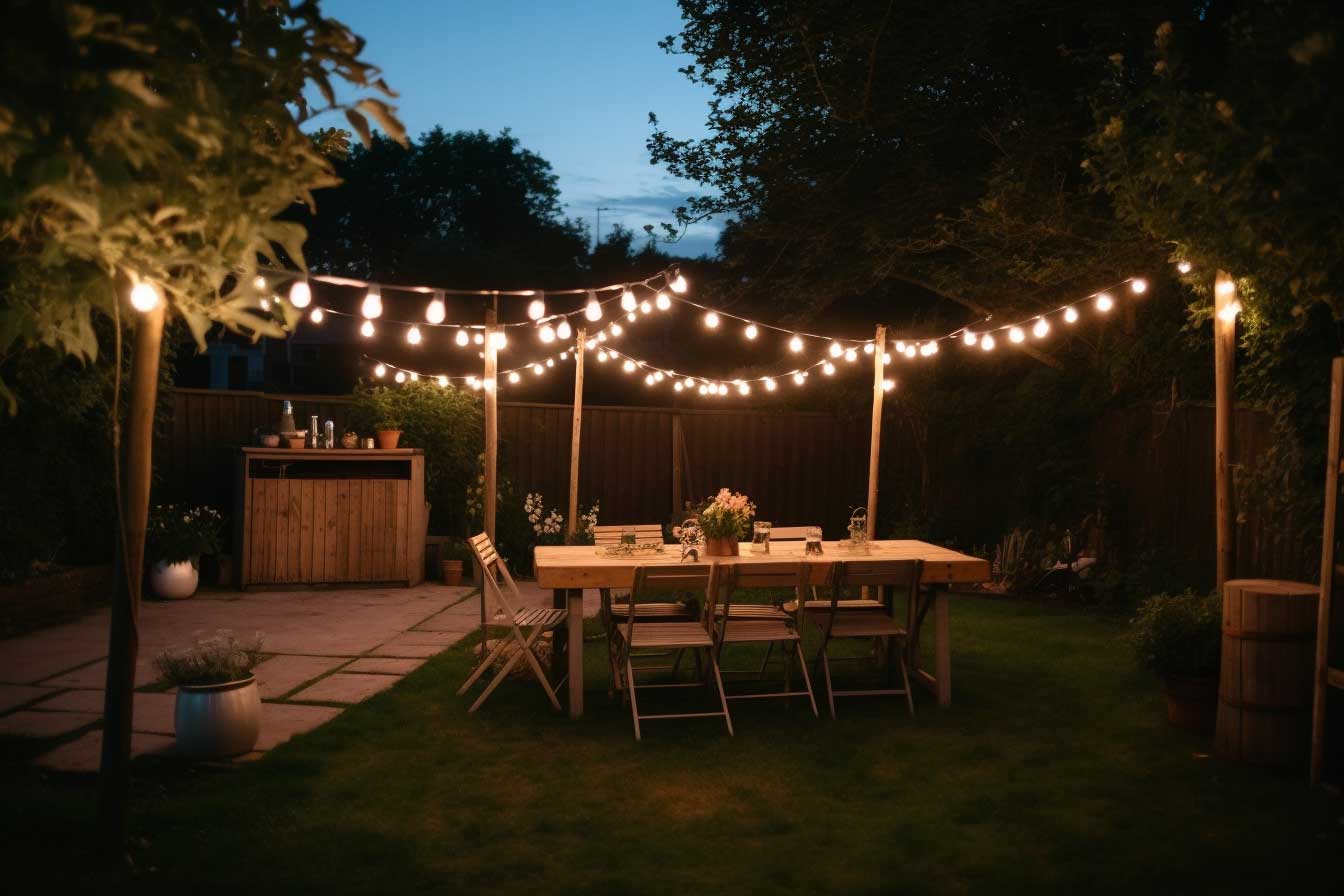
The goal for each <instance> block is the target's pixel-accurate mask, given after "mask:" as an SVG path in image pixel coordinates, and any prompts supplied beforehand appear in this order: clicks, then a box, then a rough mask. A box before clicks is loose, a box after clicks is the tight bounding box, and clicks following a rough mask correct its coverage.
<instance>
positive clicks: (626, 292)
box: [621, 286, 639, 311]
mask: <svg viewBox="0 0 1344 896" xmlns="http://www.w3.org/2000/svg"><path fill="white" fill-rule="evenodd" d="M638 305H639V302H638V301H636V299H635V293H634V290H632V289H631V288H630V287H628V286H627V287H626V288H625V289H623V290H621V310H622V311H634V310H635V308H636V306H638Z"/></svg>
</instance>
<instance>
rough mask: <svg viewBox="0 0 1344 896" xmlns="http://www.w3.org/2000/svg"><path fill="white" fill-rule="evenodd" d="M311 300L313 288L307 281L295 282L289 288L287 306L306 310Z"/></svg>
mask: <svg viewBox="0 0 1344 896" xmlns="http://www.w3.org/2000/svg"><path fill="white" fill-rule="evenodd" d="M312 300H313V288H312V287H311V286H309V285H308V281H307V280H295V281H294V284H293V285H292V286H290V287H289V304H291V305H293V306H294V307H295V308H307V307H308V303H309V302H311V301H312Z"/></svg>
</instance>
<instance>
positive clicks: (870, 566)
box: [808, 560, 923, 718]
mask: <svg viewBox="0 0 1344 896" xmlns="http://www.w3.org/2000/svg"><path fill="white" fill-rule="evenodd" d="M922 568H923V562H922V561H919V560H848V561H841V562H837V563H835V564H834V565H833V567H832V569H831V606H830V609H829V611H828V612H823V613H819V614H813V615H814V616H815V619H816V622H817V624H818V626H819V627H820V628H821V646H820V648H819V649H818V650H817V662H818V664H819V665H820V666H821V669H822V673H823V675H824V677H825V681H826V699H827V702H828V703H829V704H830V709H831V718H835V698H836V697H857V696H878V695H889V696H904V697H905V705H906V708H907V709H908V710H909V712H910V715H911V716H914V714H915V702H914V699H913V698H912V697H911V694H910V671H909V669H908V668H907V667H906V662H905V649H904V648H905V641H906V637H907V631H906V628H905V626H904V625H902V624H901V623H900V622H899V621H898V617H897V615H896V610H895V605H896V601H895V596H894V595H893V594H892V593H891V589H892V588H901V589H904V590H905V591H906V595H907V596H906V600H907V602H908V603H907V607H909V606H913V602H914V601H915V599H916V594H917V592H918V589H919V577H920V572H921V571H922ZM864 587H866V588H872V589H876V593H877V594H878V595H879V596H881V595H882V594H883V593H884V592H885V594H886V599H885V601H882V602H879V603H880V608H879V609H870V610H865V609H851V610H843V609H842V608H841V606H840V604H841V601H842V600H843V595H844V592H845V589H846V588H864ZM808 612H809V613H811V611H808ZM906 615H907V616H908V613H907V614H906ZM839 640H868V641H873V642H874V644H875V646H877V647H878V648H880V649H881V650H882V653H879V654H877V657H878V658H879V659H880V660H881V662H880V665H882V666H884V667H885V668H884V672H885V674H886V676H887V677H888V678H890V677H891V675H892V670H893V669H894V668H899V669H900V672H901V683H902V685H903V687H900V688H896V687H892V686H890V685H891V682H890V681H888V682H887V684H888V685H889V686H888V687H879V688H867V689H854V690H844V691H837V690H836V689H835V686H834V684H833V682H832V680H831V662H832V660H833V659H837V660H838V659H842V658H840V657H832V656H831V655H830V648H831V645H832V644H833V643H834V642H836V641H839ZM843 659H853V660H859V659H863V658H862V657H843Z"/></svg>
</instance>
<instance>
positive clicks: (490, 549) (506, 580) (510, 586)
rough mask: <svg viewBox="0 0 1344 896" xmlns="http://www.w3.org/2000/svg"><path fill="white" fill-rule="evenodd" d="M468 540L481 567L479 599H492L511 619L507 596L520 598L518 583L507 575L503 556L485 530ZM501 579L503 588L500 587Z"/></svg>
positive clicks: (511, 609)
mask: <svg viewBox="0 0 1344 896" xmlns="http://www.w3.org/2000/svg"><path fill="white" fill-rule="evenodd" d="M468 541H469V543H470V544H471V552H472V553H473V554H475V555H476V562H477V564H479V565H480V568H481V599H482V600H487V599H490V598H492V599H494V600H495V601H497V602H498V604H499V606H500V607H501V608H502V609H503V610H504V613H505V614H506V615H507V616H508V617H509V618H510V619H512V618H513V615H514V605H513V603H511V602H510V600H509V597H512V598H515V599H520V598H521V595H520V594H519V593H518V584H517V583H516V582H514V580H513V576H511V575H509V568H508V566H506V565H505V563H504V558H503V557H501V556H499V552H498V551H497V550H495V545H494V542H492V541H491V540H490V536H489V535H488V534H486V533H485V532H482V533H481V534H480V535H473V536H472V537H471V538H470V539H469V540H468ZM501 580H502V582H503V585H504V587H503V588H501V587H500V583H501ZM506 590H507V591H508V592H509V596H507V597H506V596H505V593H504V592H505V591H506ZM487 606H488V605H487Z"/></svg>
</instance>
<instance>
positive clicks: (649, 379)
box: [644, 373, 653, 386]
mask: <svg viewBox="0 0 1344 896" xmlns="http://www.w3.org/2000/svg"><path fill="white" fill-rule="evenodd" d="M644 385H646V386H652V385H653V374H651V373H646V374H644Z"/></svg>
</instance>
